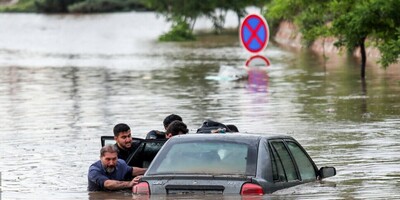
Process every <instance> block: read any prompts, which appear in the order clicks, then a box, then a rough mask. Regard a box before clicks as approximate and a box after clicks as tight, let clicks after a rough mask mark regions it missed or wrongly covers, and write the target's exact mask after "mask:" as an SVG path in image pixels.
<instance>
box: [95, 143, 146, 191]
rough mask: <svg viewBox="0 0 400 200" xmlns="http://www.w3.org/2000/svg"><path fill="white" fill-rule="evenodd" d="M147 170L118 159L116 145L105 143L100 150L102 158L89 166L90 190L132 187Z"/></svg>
mask: <svg viewBox="0 0 400 200" xmlns="http://www.w3.org/2000/svg"><path fill="white" fill-rule="evenodd" d="M145 171H146V168H139V167H130V166H128V165H127V164H126V163H125V161H124V160H121V159H118V149H117V148H116V147H115V146H114V145H105V146H104V147H102V148H101V150H100V160H98V161H97V162H95V163H93V164H92V165H91V166H90V167H89V173H88V191H109V190H122V189H132V187H133V186H134V185H136V184H137V183H138V182H139V179H140V177H141V176H139V175H143V174H144V172H145ZM133 177H134V178H133ZM132 178H133V179H132Z"/></svg>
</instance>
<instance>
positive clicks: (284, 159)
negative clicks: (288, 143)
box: [271, 141, 299, 181]
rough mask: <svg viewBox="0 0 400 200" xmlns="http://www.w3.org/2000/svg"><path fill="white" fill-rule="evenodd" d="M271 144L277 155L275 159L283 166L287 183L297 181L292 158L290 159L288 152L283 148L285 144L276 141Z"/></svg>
mask: <svg viewBox="0 0 400 200" xmlns="http://www.w3.org/2000/svg"><path fill="white" fill-rule="evenodd" d="M271 144H272V146H273V149H274V150H275V151H276V154H277V156H276V158H277V159H279V161H280V162H281V163H282V165H283V170H284V172H285V175H286V178H287V180H288V181H293V180H298V179H299V178H298V177H297V172H296V168H295V165H294V163H293V161H292V158H291V157H290V154H289V152H288V150H287V149H286V147H285V144H284V143H283V142H278V141H273V142H271ZM276 163H279V162H276ZM278 166H279V165H278Z"/></svg>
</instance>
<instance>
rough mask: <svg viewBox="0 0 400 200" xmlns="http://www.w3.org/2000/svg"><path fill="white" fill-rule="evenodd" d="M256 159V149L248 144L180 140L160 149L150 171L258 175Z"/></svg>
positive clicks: (154, 173) (160, 172) (159, 172)
mask: <svg viewBox="0 0 400 200" xmlns="http://www.w3.org/2000/svg"><path fill="white" fill-rule="evenodd" d="M256 158H257V152H256V148H255V147H251V145H249V144H244V143H235V142H225V141H224V142H221V141H218V142H213V141H201V142H198V141H196V142H186V143H176V144H174V145H171V146H170V147H169V148H167V149H163V150H162V151H161V152H160V155H159V156H158V157H157V158H156V160H154V165H153V166H152V167H151V168H150V169H148V172H147V174H149V175H157V174H159V175H161V174H212V175H240V176H243V175H246V176H254V175H255V168H256V167H255V165H256V164H255V162H256Z"/></svg>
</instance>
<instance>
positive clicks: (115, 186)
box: [104, 179, 137, 190]
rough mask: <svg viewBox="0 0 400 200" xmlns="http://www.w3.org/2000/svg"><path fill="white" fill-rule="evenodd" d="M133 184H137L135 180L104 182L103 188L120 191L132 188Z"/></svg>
mask: <svg viewBox="0 0 400 200" xmlns="http://www.w3.org/2000/svg"><path fill="white" fill-rule="evenodd" d="M135 184H137V180H135V179H134V180H132V181H116V180H106V181H105V182H104V187H105V188H106V189H108V190H122V189H126V188H132V187H133V185H135Z"/></svg>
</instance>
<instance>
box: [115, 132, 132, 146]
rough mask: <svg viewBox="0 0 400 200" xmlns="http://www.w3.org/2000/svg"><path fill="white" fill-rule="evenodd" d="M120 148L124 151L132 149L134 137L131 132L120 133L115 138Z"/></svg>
mask: <svg viewBox="0 0 400 200" xmlns="http://www.w3.org/2000/svg"><path fill="white" fill-rule="evenodd" d="M114 139H115V141H116V142H117V144H118V146H119V147H121V148H123V149H130V148H131V147H132V136H131V130H129V131H126V132H120V133H119V135H118V137H114Z"/></svg>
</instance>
